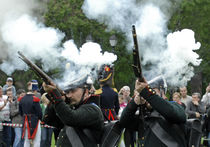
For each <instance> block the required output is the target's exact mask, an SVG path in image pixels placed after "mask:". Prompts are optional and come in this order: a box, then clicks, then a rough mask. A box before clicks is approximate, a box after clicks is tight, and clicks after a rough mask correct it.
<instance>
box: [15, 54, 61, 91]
mask: <svg viewBox="0 0 210 147" xmlns="http://www.w3.org/2000/svg"><path fill="white" fill-rule="evenodd" d="M18 54H19V55H20V57H19V58H20V59H22V60H23V62H25V63H26V64H27V65H28V66H29V67H30V68H31V69H32V70H33V71H34V72H35V73H36V75H38V76H39V77H40V78H41V79H42V80H43V81H44V82H45V83H46V84H51V83H53V80H52V79H51V78H50V77H49V76H48V75H47V74H46V73H44V72H43V71H42V70H41V69H40V68H39V67H38V66H37V65H36V64H34V63H33V62H32V61H31V60H29V59H28V58H26V56H24V55H23V54H22V53H21V52H20V51H18ZM56 88H57V90H58V91H59V92H60V93H61V94H62V95H64V91H63V90H61V89H60V88H59V87H58V86H57V85H56Z"/></svg>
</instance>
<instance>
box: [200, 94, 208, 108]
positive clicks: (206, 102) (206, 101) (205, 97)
mask: <svg viewBox="0 0 210 147" xmlns="http://www.w3.org/2000/svg"><path fill="white" fill-rule="evenodd" d="M201 102H204V104H205V105H206V106H208V105H210V93H205V94H204V95H203V97H202V100H201Z"/></svg>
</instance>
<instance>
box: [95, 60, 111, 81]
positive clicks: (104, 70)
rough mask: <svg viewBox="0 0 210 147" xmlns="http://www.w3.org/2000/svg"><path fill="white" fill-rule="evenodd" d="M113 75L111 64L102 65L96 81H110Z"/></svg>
mask: <svg viewBox="0 0 210 147" xmlns="http://www.w3.org/2000/svg"><path fill="white" fill-rule="evenodd" d="M112 77H113V65H105V64H104V65H102V66H101V68H100V70H99V72H98V81H99V82H100V83H101V84H103V83H108V82H109V81H110V82H112Z"/></svg>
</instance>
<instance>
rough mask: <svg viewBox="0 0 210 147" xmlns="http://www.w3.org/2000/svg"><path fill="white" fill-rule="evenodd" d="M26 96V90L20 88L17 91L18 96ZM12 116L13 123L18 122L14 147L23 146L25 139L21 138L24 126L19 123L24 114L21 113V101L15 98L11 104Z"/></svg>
mask: <svg viewBox="0 0 210 147" xmlns="http://www.w3.org/2000/svg"><path fill="white" fill-rule="evenodd" d="M23 96H25V90H23V89H19V90H18V91H17V98H19V97H23ZM10 116H11V119H12V123H13V124H17V125H16V126H15V127H14V131H15V140H14V143H13V147H23V143H24V141H23V139H22V138H21V136H22V127H20V126H19V125H21V124H22V120H23V118H22V116H21V115H20V113H19V101H18V100H17V99H15V100H14V101H13V102H12V103H11V104H10Z"/></svg>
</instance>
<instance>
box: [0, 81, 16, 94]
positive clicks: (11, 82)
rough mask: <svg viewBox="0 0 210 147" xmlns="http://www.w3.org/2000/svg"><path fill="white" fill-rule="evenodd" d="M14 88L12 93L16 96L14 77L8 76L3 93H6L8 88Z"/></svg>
mask: <svg viewBox="0 0 210 147" xmlns="http://www.w3.org/2000/svg"><path fill="white" fill-rule="evenodd" d="M10 87H11V88H12V94H13V96H14V97H15V96H16V89H15V86H14V85H13V79H12V78H11V77H8V78H7V81H6V84H5V85H4V86H3V94H6V91H7V89H8V88H10Z"/></svg>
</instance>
